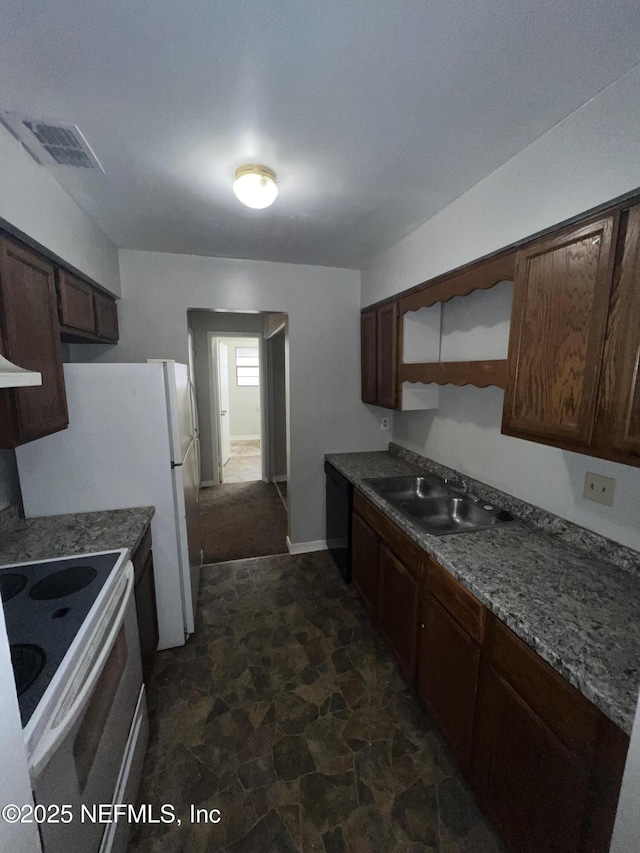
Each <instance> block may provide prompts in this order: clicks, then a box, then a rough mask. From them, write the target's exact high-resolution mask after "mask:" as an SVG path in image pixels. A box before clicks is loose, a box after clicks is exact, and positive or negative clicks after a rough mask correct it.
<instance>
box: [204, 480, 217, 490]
mask: <svg viewBox="0 0 640 853" xmlns="http://www.w3.org/2000/svg"><path fill="white" fill-rule="evenodd" d="M217 485H218V483H216V481H215V480H200V488H201V489H206V487H207V486H217Z"/></svg>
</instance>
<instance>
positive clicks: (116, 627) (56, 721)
mask: <svg viewBox="0 0 640 853" xmlns="http://www.w3.org/2000/svg"><path fill="white" fill-rule="evenodd" d="M133 580H134V574H133V565H132V563H131V562H129V563H128V564H127V565H126V566H125V569H124V573H123V577H122V578H121V580H120V582H119V583H118V586H117V588H116V591H115V592H114V595H113V597H112V599H111V602H110V603H109V605H108V606H107V609H106V613H105V615H104V618H103V619H102V620H101V621H100V624H99V625H98V626H97V627H96V629H95V631H94V632H93V634H92V636H91V637H90V639H89V640H88V643H87V645H88V648H89V649H91V647H92V646H94V645H95V644H97V643H99V646H100V647H99V649H95V650H93V653H91V652H90V653H89V655H87V656H86V657H85V658H83V659H82V660H81V661H80V662H79V663H78V666H77V667H76V669H75V670H74V673H73V676H72V677H71V679H70V683H69V687H68V688H67V690H65V692H64V693H63V695H62V697H61V698H60V701H59V702H58V705H57V707H56V710H55V711H54V713H53V714H52V721H51V722H49V723H48V724H47V728H46V729H45V731H44V732H43V733H42V737H41V738H40V739H39V741H38V744H37V746H36V748H35V749H34V751H33V754H32V756H31V760H30V762H29V765H30V767H31V771H32V774H33V775H34V776H39V775H40V773H41V772H42V770H44V768H45V767H46V766H47V764H48V763H49V761H50V759H51V757H52V755H53V754H54V753H55V751H56V750H57V749H58V747H59V746H60V744H61V743H62V742H63V741H64V739H65V738H66V736H67V735H68V733H69V732H70V730H71V729H72V728H73V726H74V725H75V723H76V721H77V720H78V718H79V716H80V714H81V713H82V712H83V711H84V710H85V708H86V706H87V705H88V703H89V700H90V698H91V695H92V693H93V690H94V688H95V686H96V683H97V681H98V679H99V678H100V675H101V674H102V670H103V669H104V665H105V663H106V662H107V658H108V657H109V655H110V654H111V650H112V649H113V646H114V644H115V642H116V638H117V636H118V634H119V633H120V629H121V628H122V625H123V624H124V619H125V614H126V610H127V606H128V604H129V601H130V600H131V595H132V590H133ZM110 623H111V628H110V630H109V634H108V636H107V637H102V638H101V634H102V633H103V632H104V631H105V630H107V626H108V625H109V624H110Z"/></svg>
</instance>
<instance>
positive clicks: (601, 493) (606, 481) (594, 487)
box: [583, 471, 616, 506]
mask: <svg viewBox="0 0 640 853" xmlns="http://www.w3.org/2000/svg"><path fill="white" fill-rule="evenodd" d="M615 493H616V481H615V480H614V479H613V477H604V476H603V475H602V474H594V473H593V471H587V473H586V474H585V475H584V492H583V494H584V496H585V498H586V499H587V500H588V501H595V502H596V503H598V504H604V506H613V498H614V495H615Z"/></svg>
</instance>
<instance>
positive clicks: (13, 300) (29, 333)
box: [0, 239, 69, 448]
mask: <svg viewBox="0 0 640 853" xmlns="http://www.w3.org/2000/svg"><path fill="white" fill-rule="evenodd" d="M0 308H1V311H0V323H1V334H0V347H1V348H2V353H3V355H4V356H5V357H6V358H8V359H9V360H10V361H13V362H14V363H15V364H18V365H19V366H20V367H26V368H28V369H29V370H37V371H38V372H39V373H41V374H42V385H40V386H34V387H31V388H11V389H5V390H2V391H0V447H4V448H7V447H16V446H17V445H19V444H24V443H25V442H27V441H32V440H33V439H35V438H40V437H41V436H44V435H49V434H50V433H52V432H57V431H58V430H61V429H64V428H65V427H66V426H67V425H68V423H69V417H68V414H67V399H66V396H65V390H64V376H63V370H62V352H61V347H60V330H59V323H58V311H57V305H56V289H55V280H54V270H53V267H52V265H51V264H49V263H48V262H47V261H46V260H45V259H44V258H41V257H40V256H39V255H37V254H36V253H35V252H32V251H30V250H28V249H26V248H23V247H22V246H19V245H17V244H16V243H13V242H12V241H10V240H7V239H1V240H0Z"/></svg>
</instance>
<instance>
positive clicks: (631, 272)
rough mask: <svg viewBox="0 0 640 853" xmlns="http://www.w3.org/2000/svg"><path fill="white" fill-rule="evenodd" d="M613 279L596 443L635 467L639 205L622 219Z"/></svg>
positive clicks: (639, 382)
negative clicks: (621, 232)
mask: <svg viewBox="0 0 640 853" xmlns="http://www.w3.org/2000/svg"><path fill="white" fill-rule="evenodd" d="M619 243H620V248H621V255H622V257H621V260H620V263H619V265H618V266H617V268H616V275H615V276H614V284H613V293H612V297H611V307H610V311H609V326H608V328H607V339H606V342H605V353H604V368H603V372H602V377H601V380H600V387H601V392H600V407H599V412H598V418H597V421H596V432H597V435H596V439H597V442H598V444H599V446H601V447H604V448H606V447H608V448H609V450H610V451H611V455H612V457H613V458H615V459H617V460H618V461H621V462H631V463H632V464H635V465H638V464H640V206H638V207H633V208H631V210H630V211H628V213H627V214H626V216H625V217H624V218H623V238H622V237H621V240H620V241H619Z"/></svg>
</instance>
